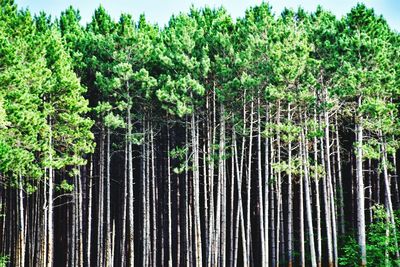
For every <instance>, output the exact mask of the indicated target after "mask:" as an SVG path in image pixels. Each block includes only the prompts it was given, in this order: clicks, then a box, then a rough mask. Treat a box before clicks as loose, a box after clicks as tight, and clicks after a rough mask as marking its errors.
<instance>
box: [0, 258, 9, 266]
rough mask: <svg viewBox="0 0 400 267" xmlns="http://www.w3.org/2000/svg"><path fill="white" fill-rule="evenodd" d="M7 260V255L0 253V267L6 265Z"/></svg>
mask: <svg viewBox="0 0 400 267" xmlns="http://www.w3.org/2000/svg"><path fill="white" fill-rule="evenodd" d="M9 262H10V257H9V256H2V255H0V267H6V266H7V264H8V263H9Z"/></svg>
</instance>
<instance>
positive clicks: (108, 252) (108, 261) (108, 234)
mask: <svg viewBox="0 0 400 267" xmlns="http://www.w3.org/2000/svg"><path fill="white" fill-rule="evenodd" d="M110 143H111V133H110V127H107V145H106V146H107V153H106V165H107V166H106V170H107V171H106V230H105V231H106V242H105V245H106V249H105V250H106V253H105V254H106V255H105V261H104V264H105V266H110V265H111V261H112V260H111V199H110V171H111V151H110V149H111V144H110Z"/></svg>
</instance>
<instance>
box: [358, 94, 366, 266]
mask: <svg viewBox="0 0 400 267" xmlns="http://www.w3.org/2000/svg"><path fill="white" fill-rule="evenodd" d="M361 104H362V99H361V96H359V97H358V107H359V108H360V107H361ZM362 123H363V121H362V114H360V112H359V114H358V118H357V121H356V142H357V143H356V144H357V153H356V180H357V230H358V245H359V247H360V256H361V262H360V264H361V266H366V265H367V250H366V238H365V214H364V210H365V204H364V175H363V150H362V144H363V126H362Z"/></svg>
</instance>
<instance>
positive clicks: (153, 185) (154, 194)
mask: <svg viewBox="0 0 400 267" xmlns="http://www.w3.org/2000/svg"><path fill="white" fill-rule="evenodd" d="M150 146H151V148H150V152H151V194H152V195H151V199H152V208H151V209H152V223H153V227H152V230H153V234H152V246H151V247H152V249H151V250H152V251H151V253H152V256H153V258H152V265H153V266H157V209H156V204H157V202H158V198H157V187H156V184H157V181H156V174H155V171H156V170H155V149H154V129H153V123H151V124H150ZM170 259H171V260H172V257H171V258H170Z"/></svg>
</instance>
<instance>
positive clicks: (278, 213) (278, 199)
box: [276, 100, 283, 266]
mask: <svg viewBox="0 0 400 267" xmlns="http://www.w3.org/2000/svg"><path fill="white" fill-rule="evenodd" d="M276 123H277V125H280V123H281V102H280V100H278V111H277V115H276ZM276 146H277V162H278V164H280V163H281V133H280V130H279V128H278V131H277V135H276ZM281 180H282V173H281V171H280V170H278V172H277V179H276V207H277V211H276V266H280V254H279V251H280V232H281V230H282V231H283V229H280V221H281V216H282V214H281V206H282V204H281V203H282V195H281Z"/></svg>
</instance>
